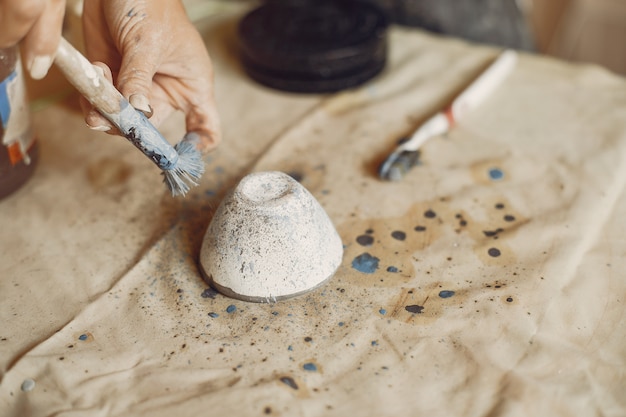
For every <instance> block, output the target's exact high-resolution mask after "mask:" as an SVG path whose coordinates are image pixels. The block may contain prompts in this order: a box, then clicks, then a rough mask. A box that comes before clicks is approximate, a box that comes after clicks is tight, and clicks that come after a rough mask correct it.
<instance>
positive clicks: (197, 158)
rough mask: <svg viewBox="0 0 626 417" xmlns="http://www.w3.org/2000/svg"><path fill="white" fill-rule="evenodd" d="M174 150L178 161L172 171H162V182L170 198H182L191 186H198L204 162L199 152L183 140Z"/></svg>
mask: <svg viewBox="0 0 626 417" xmlns="http://www.w3.org/2000/svg"><path fill="white" fill-rule="evenodd" d="M174 149H175V150H176V152H177V153H178V160H177V161H176V164H175V166H174V168H173V169H168V170H163V177H164V178H163V182H165V184H166V185H167V188H168V189H169V190H170V192H171V193H172V196H174V197H176V196H178V195H181V196H184V195H185V194H187V192H188V191H189V190H190V189H191V186H196V185H198V180H199V179H200V177H201V176H202V174H203V173H204V161H203V160H202V155H201V154H200V151H198V149H196V147H195V146H194V145H193V144H192V143H190V142H186V141H184V140H183V141H181V142H179V143H177V144H176V146H174Z"/></svg>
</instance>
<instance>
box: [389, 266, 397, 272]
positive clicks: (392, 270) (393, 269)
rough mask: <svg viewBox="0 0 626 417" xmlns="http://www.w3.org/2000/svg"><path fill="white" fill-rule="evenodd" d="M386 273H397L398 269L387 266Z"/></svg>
mask: <svg viewBox="0 0 626 417" xmlns="http://www.w3.org/2000/svg"><path fill="white" fill-rule="evenodd" d="M387 272H398V268H396V267H395V266H389V267H387Z"/></svg>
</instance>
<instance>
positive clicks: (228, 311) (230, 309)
mask: <svg viewBox="0 0 626 417" xmlns="http://www.w3.org/2000/svg"><path fill="white" fill-rule="evenodd" d="M236 310H237V307H236V306H235V305H234V304H231V305H229V306H228V307H226V312H227V313H228V314H230V313H234V312H235V311H236Z"/></svg>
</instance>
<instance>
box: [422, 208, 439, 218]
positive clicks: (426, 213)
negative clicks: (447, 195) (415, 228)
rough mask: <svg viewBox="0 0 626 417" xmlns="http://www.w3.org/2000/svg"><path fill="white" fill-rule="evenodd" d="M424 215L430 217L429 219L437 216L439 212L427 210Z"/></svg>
mask: <svg viewBox="0 0 626 417" xmlns="http://www.w3.org/2000/svg"><path fill="white" fill-rule="evenodd" d="M424 217H426V218H428V219H434V218H435V217H437V213H435V212H434V211H432V210H426V211H425V212H424Z"/></svg>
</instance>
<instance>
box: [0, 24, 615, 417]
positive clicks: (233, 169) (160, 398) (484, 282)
mask: <svg viewBox="0 0 626 417" xmlns="http://www.w3.org/2000/svg"><path fill="white" fill-rule="evenodd" d="M235 22H236V17H228V18H224V19H214V20H212V21H211V22H209V23H208V24H206V27H203V34H204V37H205V40H206V41H207V46H208V48H209V51H210V53H211V56H212V58H213V60H214V62H215V67H216V81H217V85H216V90H217V101H218V103H219V107H220V115H221V118H222V125H223V127H224V142H223V144H222V145H221V146H220V147H219V149H218V150H216V151H215V152H214V153H212V154H211V155H210V156H209V157H208V158H207V172H206V173H205V175H204V177H203V179H202V181H201V183H200V185H199V186H198V187H197V188H195V189H194V190H193V191H192V193H191V194H190V195H188V196H187V197H186V198H184V199H180V198H177V199H174V198H172V197H170V196H169V195H167V191H166V189H165V186H164V185H163V184H162V183H161V177H160V175H159V172H158V169H157V168H156V167H155V166H154V165H152V164H151V163H150V161H149V160H147V159H146V158H144V157H143V156H142V155H141V154H140V153H138V152H137V151H136V150H135V149H134V148H133V147H132V146H130V145H129V144H128V143H127V142H126V141H125V140H124V139H122V138H110V137H106V136H105V135H102V134H98V133H95V132H92V131H88V130H87V129H85V128H84V123H83V122H82V118H81V116H80V115H79V114H78V112H77V111H75V110H73V109H71V108H69V107H68V106H66V105H65V104H63V103H59V104H57V105H54V106H52V107H50V108H47V109H45V110H43V111H41V112H39V113H38V114H36V115H35V124H36V127H37V130H38V132H39V140H40V143H41V161H40V165H39V167H38V168H37V171H36V173H35V175H34V177H33V178H32V179H31V181H30V182H29V183H28V184H27V185H26V186H25V187H24V188H23V189H21V190H20V191H19V192H17V193H16V194H14V195H13V196H11V197H10V198H8V199H5V200H4V201H1V202H0V230H1V233H2V239H1V242H0V245H1V247H0V253H1V255H0V256H1V257H2V262H1V263H0V321H1V323H2V327H1V329H0V375H1V378H2V379H1V384H0V415H2V416H7V417H12V416H89V417H91V416H93V417H95V416H127V415H132V416H148V415H149V416H172V415H180V416H186V415H207V414H211V415H225V414H226V413H230V414H234V415H251V416H252V415H290V416H345V415H349V414H354V415H409V414H413V415H431V416H439V415H442V416H443V415H464V416H528V415H559V416H596V415H604V416H623V415H625V414H626V395H624V393H625V392H626V326H624V322H625V319H626V308H625V305H626V280H625V279H624V271H626V257H625V254H626V253H625V252H626V243H625V241H624V236H625V235H626V221H625V219H624V213H626V196H625V194H624V186H625V183H626V82H625V81H624V79H623V78H620V77H618V76H616V75H613V74H611V73H609V72H608V71H606V70H603V69H601V68H599V67H595V66H580V65H571V64H566V63H564V62H560V61H556V60H552V59H548V58H544V57H540V56H533V55H526V54H523V55H521V56H520V59H519V61H518V64H517V66H516V68H515V70H514V71H513V73H511V74H510V76H509V77H507V78H506V80H505V81H504V82H503V84H502V85H501V86H500V87H499V88H498V89H497V90H496V91H495V92H494V93H493V94H492V95H491V96H490V97H488V99H487V100H486V101H485V102H484V103H483V104H482V105H481V106H480V107H479V108H477V109H475V110H473V111H472V112H470V113H468V114H467V116H466V117H465V118H463V119H462V120H461V121H460V122H459V124H458V125H457V126H455V127H454V128H453V129H452V130H451V131H450V132H449V133H448V134H446V135H443V136H440V137H436V138H433V139H432V140H430V141H429V142H427V143H426V144H425V145H424V146H423V148H422V151H421V156H420V164H419V165H418V166H416V167H414V168H413V169H412V170H410V171H409V172H408V173H407V175H406V176H405V178H404V179H403V180H402V181H400V182H394V183H390V182H383V181H380V180H379V179H377V176H376V169H377V166H378V164H379V163H380V162H381V161H382V159H383V158H384V157H385V156H386V155H387V154H388V153H389V152H390V151H391V150H392V149H393V147H394V146H395V144H396V142H397V141H398V139H400V138H401V137H402V136H404V135H406V134H408V133H410V132H411V131H412V130H413V129H414V128H415V127H417V126H418V125H419V123H420V122H422V121H423V120H425V119H426V118H427V117H428V116H429V115H430V114H432V113H433V112H434V111H436V110H438V109H439V108H440V107H441V106H442V105H443V104H444V103H445V102H446V101H447V100H449V98H450V97H452V96H453V95H454V94H455V93H456V92H458V90H459V89H460V88H461V87H462V86H463V85H464V84H465V83H466V82H467V81H468V80H469V79H471V78H472V77H473V76H475V75H476V74H477V73H478V71H480V69H481V68H484V66H485V65H487V64H488V63H489V62H490V61H491V60H492V59H493V58H494V57H495V56H496V54H497V52H498V51H496V50H495V49H491V48H488V47H484V46H478V45H472V44H468V43H465V42H461V41H457V40H453V39H446V38H438V37H433V36H430V35H427V34H425V33H423V32H420V31H418V30H414V29H406V28H396V27H394V28H392V29H391V33H390V57H389V64H388V67H387V68H386V70H385V71H384V72H383V73H382V74H381V75H380V76H379V77H378V78H376V79H375V80H372V81H371V82H369V83H367V84H366V85H364V86H362V87H360V88H357V89H355V90H352V91H349V92H344V93H341V94H335V95H325V96H315V95H310V96H303V95H296V94H286V93H281V92H278V91H273V90H270V89H267V88H264V87H261V86H259V85H256V84H254V83H253V82H252V81H250V80H249V79H248V78H247V77H246V76H245V74H244V73H243V72H242V69H241V67H240V65H239V63H238V60H237V55H236V49H235V46H236V39H235V38H234V33H235V29H234V28H235ZM181 129H182V118H173V119H172V120H169V121H168V122H166V124H165V126H164V127H163V133H164V134H165V136H166V137H168V138H170V139H171V140H172V141H173V142H176V141H178V140H179V138H181V137H182V134H183V132H182V131H181ZM265 170H280V171H284V172H287V173H290V174H291V175H293V176H294V177H295V178H298V179H299V180H300V181H301V183H302V184H303V185H304V186H305V187H307V189H308V190H309V191H311V193H312V194H313V195H314V196H315V197H316V198H317V199H318V201H319V202H320V203H321V204H322V206H323V207H324V208H325V210H326V211H327V213H328V215H329V216H330V218H331V220H332V221H333V223H334V224H335V226H336V228H337V230H338V232H339V234H340V236H341V238H342V241H343V243H344V257H343V263H342V265H341V266H340V267H339V269H338V271H337V272H336V274H335V275H334V276H333V277H332V278H331V279H330V280H329V281H328V282H327V283H326V284H325V285H323V286H322V287H320V288H318V289H316V290H314V291H312V292H310V293H308V294H305V295H303V296H300V297H297V298H293V299H289V300H285V301H281V302H278V303H275V304H254V303H247V302H243V301H238V300H234V299H229V298H226V297H224V296H222V295H220V294H217V293H215V292H214V291H212V290H211V289H210V288H209V287H208V285H207V284H206V283H205V282H204V281H203V279H202V277H201V275H200V272H199V269H198V258H199V251H200V245H201V242H202V238H203V235H204V232H205V230H206V228H207V226H208V224H209V222H210V220H211V216H212V214H213V213H214V211H215V209H216V208H217V206H218V205H219V203H220V201H221V199H222V198H223V196H224V195H225V193H227V192H228V190H230V189H231V188H232V187H233V186H234V185H236V184H237V182H238V180H239V179H240V178H242V177H243V176H244V175H245V174H247V173H249V172H253V171H265ZM364 263H366V264H367V265H366V266H365V267H364V266H363V264H364Z"/></svg>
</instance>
